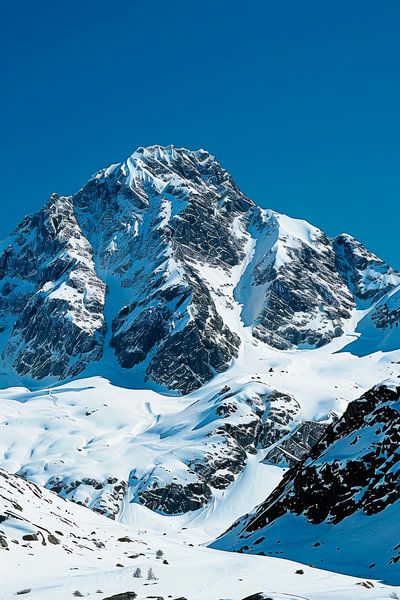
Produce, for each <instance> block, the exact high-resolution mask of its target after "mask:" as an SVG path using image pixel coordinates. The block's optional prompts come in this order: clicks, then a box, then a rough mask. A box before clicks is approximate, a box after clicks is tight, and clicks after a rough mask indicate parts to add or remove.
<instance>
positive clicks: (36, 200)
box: [0, 0, 400, 267]
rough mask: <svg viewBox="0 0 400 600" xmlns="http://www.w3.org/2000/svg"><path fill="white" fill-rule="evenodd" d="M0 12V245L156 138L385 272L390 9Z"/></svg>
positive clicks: (389, 203)
mask: <svg viewBox="0 0 400 600" xmlns="http://www.w3.org/2000/svg"><path fill="white" fill-rule="evenodd" d="M1 19H2V25H1V29H2V32H1V39H0V44H1V46H2V84H3V89H2V93H1V100H0V102H1V104H2V106H1V111H0V119H1V131H0V136H1V137H0V139H1V142H2V156H1V161H0V167H1V173H0V175H1V182H2V183H1V193H2V196H3V197H2V212H1V220H0V237H4V236H5V235H6V234H7V233H8V231H9V230H10V229H11V228H13V227H14V225H15V224H16V221H17V220H19V219H20V218H21V217H22V216H23V215H24V214H26V213H31V212H33V211H35V210H36V209H37V208H39V207H40V206H41V205H42V204H43V203H44V201H45V200H46V199H47V197H48V196H49V194H50V193H51V192H53V191H57V192H59V193H62V194H69V193H73V192H74V191H76V190H77V189H78V188H79V187H80V186H81V185H82V184H83V183H84V182H85V180H86V179H87V178H88V177H89V176H90V175H91V174H92V173H93V172H95V171H96V170H98V169H99V168H101V167H102V166H105V165H107V164H109V163H111V162H117V161H119V160H121V159H123V158H125V157H126V156H127V155H128V154H130V153H131V152H132V151H133V150H134V149H135V148H136V147H137V146H142V145H148V144H153V143H160V144H170V143H172V144H175V145H179V146H186V147H189V148H198V147H204V148H206V149H207V150H209V151H210V152H212V153H213V154H215V155H216V156H217V158H218V159H219V160H220V161H221V162H222V164H223V165H224V166H225V167H226V168H227V169H228V170H229V171H230V172H231V174H232V175H233V177H234V179H235V180H236V181H237V183H238V184H239V185H240V187H241V188H242V190H243V191H244V192H245V193H246V194H247V195H248V196H250V197H251V198H253V199H254V200H255V201H256V202H258V203H259V204H261V205H263V206H268V207H272V208H275V209H276V210H279V211H282V212H285V213H287V214H290V215H292V216H298V217H303V218H306V219H308V220H309V221H311V222H312V223H314V224H316V225H318V226H320V227H322V228H323V229H325V231H327V233H329V234H331V235H332V234H336V233H339V232H340V231H348V232H350V233H352V234H354V235H356V236H357V237H358V238H359V239H361V240H362V241H363V242H364V243H365V244H367V245H368V246H369V247H370V248H371V249H372V250H374V251H375V252H377V253H378V254H380V255H381V256H382V257H383V258H385V259H387V260H388V261H389V262H391V263H392V264H393V265H395V266H397V267H400V252H399V242H398V239H399V222H400V201H399V200H400V169H399V167H400V160H399V159H400V117H399V110H400V34H399V32H400V2H399V1H398V0H382V1H377V0H346V1H342V0H336V1H335V2H324V1H321V0H312V1H307V0H279V1H277V0H264V1H262V0H260V1H253V0H245V1H243V0H240V1H239V0H201V1H197V2H194V1H193V2H191V1H189V0H176V1H174V0H171V1H169V2H166V1H165V0H164V1H161V0H152V1H149V2H147V1H146V0H142V1H141V2H137V1H135V0H129V1H124V0H113V1H112V2H110V1H108V2H104V1H103V0H81V1H80V2H77V1H75V0H69V1H68V2H58V1H57V2H53V1H50V0H47V1H45V2H44V1H41V0H36V1H33V0H32V1H29V2H28V1H27V0H17V1H16V2H7V3H6V2H4V3H2V9H1Z"/></svg>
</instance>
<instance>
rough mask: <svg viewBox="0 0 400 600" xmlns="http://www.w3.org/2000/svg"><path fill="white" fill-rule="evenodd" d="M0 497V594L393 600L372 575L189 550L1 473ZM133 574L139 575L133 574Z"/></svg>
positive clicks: (7, 597) (42, 599)
mask: <svg viewBox="0 0 400 600" xmlns="http://www.w3.org/2000/svg"><path fill="white" fill-rule="evenodd" d="M0 494H1V496H0V501H1V507H2V513H4V514H5V516H6V517H7V518H6V519H5V520H3V521H2V522H1V523H0V536H1V537H0V539H1V541H2V545H3V548H1V549H0V552H1V586H0V599H1V600H11V599H12V598H15V597H17V596H23V597H27V598H30V599H32V600H66V599H70V598H72V597H74V596H75V597H77V596H78V597H85V598H103V599H104V598H108V597H110V596H112V595H114V594H118V593H122V592H127V591H131V592H132V591H134V592H135V593H136V594H137V598H138V600H142V599H144V598H149V597H154V598H157V597H163V598H167V597H171V598H178V597H184V598H187V599H188V600H217V599H220V600H241V599H242V598H245V597H246V596H248V595H249V594H254V593H257V592H262V593H264V594H265V597H266V598H271V600H285V599H286V600H299V599H303V600H304V599H305V598H307V599H308V600H339V599H340V600H372V599H375V600H378V599H379V600H384V599H385V600H386V599H389V598H395V597H396V596H395V595H394V594H395V593H396V591H395V590H396V588H394V587H391V586H386V585H383V584H381V583H379V582H377V581H374V580H362V579H359V578H353V577H348V576H344V575H337V574H334V573H329V572H327V571H322V570H320V569H316V568H312V567H308V566H304V565H301V564H299V563H296V562H293V561H289V560H283V559H279V558H266V557H261V556H246V555H240V554H235V553H229V552H221V551H218V550H211V549H208V548H202V547H192V546H190V545H189V544H188V543H187V542H185V541H182V542H178V541H175V540H172V539H170V538H168V537H166V536H164V535H162V533H161V532H152V531H149V530H148V529H147V527H146V526H143V527H141V528H140V529H139V528H135V527H129V528H128V527H126V526H124V525H122V524H120V523H116V522H114V521H112V520H110V519H108V518H107V517H103V516H100V515H98V514H96V513H94V512H93V511H90V510H88V509H87V508H84V507H82V506H78V505H76V504H74V503H71V502H69V501H65V500H62V499H61V498H60V497H59V496H57V495H55V494H54V493H52V492H49V491H48V490H45V489H43V488H40V487H38V486H35V485H34V484H32V483H30V482H26V481H25V480H23V479H21V478H19V477H15V476H10V475H8V474H7V473H5V472H3V471H0ZM26 536H28V538H26ZM24 537H25V539H24ZM32 538H33V539H32ZM4 541H5V543H6V545H7V548H8V549H4ZM150 568H151V569H152V572H153V574H154V576H155V579H153V580H149V579H148V573H149V569H150ZM137 570H139V571H140V575H141V576H140V577H134V576H133V575H134V573H135V571H137ZM296 571H297V572H296Z"/></svg>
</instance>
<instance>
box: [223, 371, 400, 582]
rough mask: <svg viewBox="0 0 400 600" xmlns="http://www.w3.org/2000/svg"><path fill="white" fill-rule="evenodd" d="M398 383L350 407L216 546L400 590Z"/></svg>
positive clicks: (376, 389) (386, 385)
mask: <svg viewBox="0 0 400 600" xmlns="http://www.w3.org/2000/svg"><path fill="white" fill-rule="evenodd" d="M399 448H400V381H399V380H398V379H397V380H396V381H394V382H392V381H388V382H385V383H384V384H382V385H378V386H376V387H374V388H373V389H371V390H369V391H368V392H367V393H365V394H364V395H363V396H361V398H360V399H359V400H355V401H353V402H351V403H350V404H349V406H348V407H347V409H346V411H345V413H344V414H343V416H342V417H341V418H340V419H339V420H338V421H337V422H335V423H333V424H332V425H330V426H329V427H328V428H327V429H326V431H325V433H324V434H323V435H322V437H321V438H320V440H319V441H318V442H317V443H316V444H315V445H314V446H313V448H312V449H311V451H310V452H309V454H308V455H307V456H306V457H305V458H304V459H303V460H302V461H301V462H300V463H299V464H297V465H295V466H294V467H293V468H292V469H290V470H289V471H287V473H286V474H285V475H284V477H283V479H282V482H281V483H280V485H279V486H278V487H277V488H276V489H275V490H274V492H273V493H272V494H271V495H270V496H269V497H268V498H267V499H266V500H265V502H263V503H262V504H260V506H258V507H257V509H256V510H255V511H254V512H252V514H250V515H246V516H245V517H243V518H241V519H240V520H238V521H237V522H236V523H235V524H234V526H233V527H232V529H231V530H229V531H228V532H227V533H226V534H225V535H224V536H222V537H221V538H220V539H219V540H218V541H217V542H216V543H215V544H214V547H217V548H223V549H229V550H239V551H240V552H249V553H255V554H266V555H279V556H283V557H285V558H290V559H292V560H299V561H301V562H307V563H312V564H316V565H318V566H319V567H323V568H327V569H331V570H334V571H339V572H342V573H343V572H344V573H352V574H357V575H358V576H364V577H368V576H373V577H376V578H379V579H383V580H385V579H389V580H390V581H391V582H392V583H397V584H400V569H399V563H400V542H399V536H398V527H397V523H398V521H399V518H400V485H399V470H400V452H399Z"/></svg>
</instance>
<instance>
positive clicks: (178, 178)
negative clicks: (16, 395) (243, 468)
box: [0, 146, 400, 393]
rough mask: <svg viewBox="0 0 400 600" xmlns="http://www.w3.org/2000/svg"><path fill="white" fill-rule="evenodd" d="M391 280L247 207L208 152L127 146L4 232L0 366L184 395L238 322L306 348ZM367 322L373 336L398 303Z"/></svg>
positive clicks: (395, 277) (208, 374)
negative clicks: (125, 153) (120, 156)
mask: <svg viewBox="0 0 400 600" xmlns="http://www.w3.org/2000/svg"><path fill="white" fill-rule="evenodd" d="M399 285H400V276H399V274H397V273H395V272H394V271H393V270H392V269H390V267H388V265H386V264H385V263H383V262H382V261H380V260H379V259H378V258H377V257H374V256H373V255H371V254H370V253H368V251H367V250H365V249H364V248H363V247H362V246H361V244H359V243H358V242H356V241H355V240H353V239H352V238H350V237H349V236H339V238H336V239H335V240H330V239H329V238H328V237H327V236H326V235H324V234H323V233H322V232H321V231H320V230H318V229H317V228H315V227H312V226H311V225H309V224H307V223H305V222H303V221H297V220H294V219H290V218H288V217H285V216H283V215H279V214H278V213H275V212H274V211H270V210H263V209H260V208H259V207H257V206H256V205H255V204H254V203H253V202H252V201H250V200H249V199H248V198H246V197H245V196H244V195H243V194H242V193H241V192H240V190H239V189H238V188H237V186H236V185H235V183H234V182H233V180H232V178H231V177H230V175H229V174H228V173H227V172H226V171H225V170H224V169H223V168H222V167H221V166H220V165H219V163H218V162H217V161H216V160H215V159H214V158H213V157H212V156H211V155H209V154H208V153H207V152H206V151H204V150H199V151H189V150H186V149H178V148H174V147H166V148H163V147H160V146H152V147H149V148H139V149H138V150H137V151H136V152H135V153H134V154H132V156H130V157H129V158H128V159H127V160H126V161H124V162H122V163H119V164H116V165H112V166H111V167H108V168H107V169H103V170H101V171H100V172H99V173H97V174H96V175H95V176H94V177H92V178H91V179H90V180H89V181H88V183H87V184H86V185H85V186H83V188H82V189H81V190H80V191H79V192H78V193H77V194H75V195H74V196H71V197H63V196H58V195H56V194H54V195H53V196H52V197H51V198H50V200H49V201H48V203H47V204H46V205H45V206H44V207H43V209H42V210H41V211H39V212H38V213H37V214H36V215H34V216H33V217H27V218H25V219H24V220H23V221H22V223H20V225H19V226H18V227H17V229H16V230H15V231H14V232H13V233H12V234H11V235H10V236H9V238H8V239H7V240H5V242H3V244H2V246H1V248H0V332H1V334H0V344H1V356H2V362H3V374H5V375H7V376H8V379H7V381H9V382H10V381H11V382H13V381H16V382H18V381H25V382H27V383H29V384H32V383H33V382H35V381H37V382H52V381H53V382H54V381H57V380H58V381H63V380H66V379H71V378H73V377H75V376H76V375H78V374H84V373H86V372H90V373H97V374H103V375H104V374H106V375H109V376H110V377H111V376H114V377H119V379H120V380H123V381H124V382H126V383H130V384H133V383H135V382H137V381H142V382H144V381H145V380H150V381H152V382H154V383H155V384H157V385H160V386H162V387H163V388H167V389H169V390H171V391H175V392H179V393H187V392H189V391H191V390H194V389H196V388H198V387H200V386H201V385H202V384H204V383H205V382H207V381H209V380H210V379H211V378H212V377H213V376H214V375H215V374H216V373H218V372H222V371H224V370H226V369H227V368H228V367H229V366H230V365H231V364H232V361H234V360H235V359H236V358H237V357H238V354H239V352H240V350H241V348H242V347H243V337H244V335H243V330H244V329H246V330H247V331H250V334H251V336H252V337H253V338H254V339H255V340H260V341H262V342H264V343H266V344H268V345H270V346H272V347H274V348H277V349H293V348H312V347H318V346H321V345H324V344H326V343H328V342H330V341H331V340H332V339H334V338H335V337H338V336H340V335H342V334H343V332H344V330H345V329H346V323H347V322H348V321H349V319H350V317H351V315H352V312H353V309H354V307H355V306H356V304H357V303H358V302H359V301H363V302H365V301H367V300H368V302H369V305H370V306H372V304H373V303H374V302H375V303H376V302H377V301H380V302H381V303H382V302H383V300H382V298H384V297H386V296H388V294H390V293H392V292H393V290H394V289H395V288H396V286H399ZM371 318H372V319H373V323H374V324H375V326H376V329H377V330H378V335H380V336H381V337H382V338H385V339H386V337H387V330H388V329H392V328H393V327H394V326H395V325H396V324H397V323H398V309H397V305H396V307H392V306H391V304H390V303H386V301H385V302H383V303H382V304H381V305H379V307H377V308H376V311H375V313H374V314H373V316H372V317H371Z"/></svg>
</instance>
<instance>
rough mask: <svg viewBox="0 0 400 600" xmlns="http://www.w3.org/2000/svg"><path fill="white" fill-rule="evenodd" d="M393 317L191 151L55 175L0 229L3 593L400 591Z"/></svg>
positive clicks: (325, 251) (313, 595)
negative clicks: (42, 195) (79, 174)
mask: <svg viewBox="0 0 400 600" xmlns="http://www.w3.org/2000/svg"><path fill="white" fill-rule="evenodd" d="M399 322H400V273H398V272H396V271H395V270H394V269H392V268H391V267H390V266H389V265H388V264H386V263H385V262H384V261H382V260H381V259H379V258H378V257H377V256H375V255H374V254H373V253H371V252H370V251H369V250H368V249H367V248H365V247H364V246H363V245H362V244H361V243H360V242H358V241H357V240H356V239H355V238H353V237H352V236H350V235H348V234H340V235H338V236H337V237H335V238H330V237H328V236H327V235H326V234H324V233H323V232H322V231H321V230H320V229H318V228H317V227H314V226H313V225H310V224H309V223H307V222H306V221H302V220H298V219H293V218H290V217H288V216H285V215H282V214H280V213H278V212H276V211H275V210H272V209H271V210H270V209H263V208H260V207H259V206H258V205H257V204H255V203H254V202H253V201H252V200H250V199H249V198H247V197H246V196H245V195H244V194H243V193H242V192H241V190H240V189H239V188H238V187H237V185H236V184H235V182H234V181H233V179H232V177H231V176H230V175H229V173H227V171H226V170H225V169H224V168H223V167H222V166H221V165H220V164H219V163H218V162H217V160H216V159H215V158H214V157H213V156H211V155H210V154H209V153H208V152H206V151H205V150H197V151H191V150H187V149H185V148H176V147H174V146H167V147H162V146H150V147H148V148H138V149H137V150H136V151H135V152H134V153H133V154H132V155H131V156H130V157H129V158H128V159H127V160H125V161H123V162H121V163H118V164H114V165H111V166H109V167H107V168H104V169H102V170H100V171H99V172H98V173H96V174H95V175H93V176H92V177H91V178H90V179H89V181H88V182H87V183H86V184H85V185H84V186H83V187H82V189H80V190H79V191H78V192H77V193H76V194H74V195H73V196H60V195H58V194H53V195H52V196H51V197H50V199H49V200H48V201H47V203H46V204H44V206H43V208H42V209H41V210H40V211H39V212H38V213H36V214H34V215H33V216H29V217H25V218H24V219H23V220H22V222H21V223H20V224H19V225H18V226H17V227H16V229H15V230H14V231H13V232H12V233H11V234H10V235H9V237H8V238H7V239H6V240H4V241H3V242H2V243H1V245H0V356H1V370H0V388H1V389H0V513H1V514H0V566H1V569H0V577H1V578H2V584H1V586H0V600H3V599H4V600H5V599H7V600H8V599H10V598H14V597H16V595H24V596H25V595H26V597H27V598H32V599H37V600H39V599H40V600H47V599H49V600H50V599H51V600H53V599H66V598H73V597H87V598H103V599H108V600H111V599H113V600H124V599H125V600H127V599H129V598H139V599H141V598H163V599H164V600H166V599H167V598H175V599H176V600H177V599H179V600H184V599H186V600H200V599H202V600H244V599H247V600H263V599H264V600H266V599H268V598H269V599H272V600H283V599H286V600H288V599H289V600H290V599H291V600H295V599H299V598H302V599H309V600H311V599H312V600H317V599H319V600H329V599H332V600H333V599H336V600H337V599H348V600H350V599H351V600H356V599H358V598H360V599H369V598H375V599H377V598H379V599H388V598H397V597H400V529H399V526H398V523H399V521H400V329H399ZM293 561H295V562H293ZM3 566H4V569H3ZM396 590H397V591H396ZM397 594H398V595H397Z"/></svg>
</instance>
